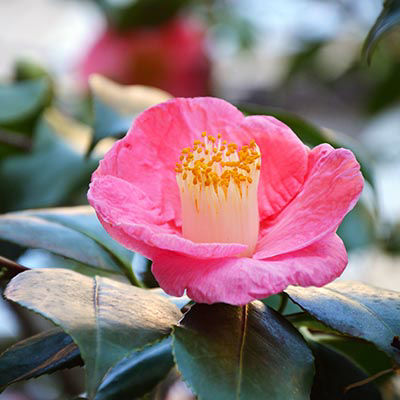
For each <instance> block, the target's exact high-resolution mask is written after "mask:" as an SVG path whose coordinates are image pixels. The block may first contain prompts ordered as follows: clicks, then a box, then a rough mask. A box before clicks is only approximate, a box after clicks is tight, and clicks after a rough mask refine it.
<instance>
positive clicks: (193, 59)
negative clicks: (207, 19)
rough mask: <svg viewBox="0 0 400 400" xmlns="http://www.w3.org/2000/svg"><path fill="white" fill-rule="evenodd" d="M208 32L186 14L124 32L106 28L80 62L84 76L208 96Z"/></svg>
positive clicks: (189, 94) (175, 93)
mask: <svg viewBox="0 0 400 400" xmlns="http://www.w3.org/2000/svg"><path fill="white" fill-rule="evenodd" d="M204 32H205V30H204V29H203V28H202V26H201V25H200V24H199V23H198V22H197V21H194V20H192V19H188V18H187V19H184V18H176V19H173V20H171V21H169V22H168V23H166V24H164V25H161V26H156V27H141V28H137V27H136V28H134V29H132V30H129V31H123V32H118V31H116V30H114V29H113V28H111V27H108V28H107V30H106V31H105V32H104V33H103V34H102V35H101V36H100V38H99V39H98V40H97V41H96V42H95V44H94V45H93V47H92V48H91V49H90V50H89V52H88V53H87V55H86V56H85V58H84V60H83V61H82V63H81V65H80V75H81V77H82V79H83V80H84V81H87V80H88V78H89V76H90V75H91V74H93V73H97V74H101V75H104V76H106V77H107V78H109V79H112V80H114V81H116V82H118V83H121V84H124V85H131V84H140V85H148V86H154V87H157V88H160V89H163V90H166V91H167V92H168V93H171V94H172V95H174V96H185V97H186V96H204V95H207V94H208V92H209V80H210V73H211V68H210V62H209V59H208V57H207V54H206V50H205V44H204V36H205V33H204Z"/></svg>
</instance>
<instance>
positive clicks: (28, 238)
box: [0, 211, 120, 272]
mask: <svg viewBox="0 0 400 400" xmlns="http://www.w3.org/2000/svg"><path fill="white" fill-rule="evenodd" d="M30 214H31V215H30ZM0 239H2V240H5V241H9V242H12V243H16V244H18V245H20V246H23V247H27V248H39V249H45V250H48V251H51V252H53V253H55V254H58V255H61V256H64V257H68V258H70V259H72V260H76V261H79V262H81V263H83V264H86V265H89V266H91V267H94V268H99V269H104V270H108V271H114V272H119V271H120V265H119V264H118V263H117V262H116V260H115V259H114V257H113V255H112V254H111V253H110V252H109V251H107V250H106V249H105V248H104V247H103V246H102V245H100V244H99V243H98V242H96V241H95V240H93V239H92V238H90V237H89V236H87V235H85V234H83V233H81V232H79V231H77V230H75V229H72V228H69V227H67V226H64V225H62V224H59V223H57V222H52V221H48V220H46V219H44V218H41V217H39V216H36V215H35V213H34V212H32V211H29V212H17V213H9V214H3V215H0Z"/></svg>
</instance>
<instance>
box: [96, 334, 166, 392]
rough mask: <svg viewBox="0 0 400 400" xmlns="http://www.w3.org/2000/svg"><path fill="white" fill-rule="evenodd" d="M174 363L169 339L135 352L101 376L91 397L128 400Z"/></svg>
mask: <svg viewBox="0 0 400 400" xmlns="http://www.w3.org/2000/svg"><path fill="white" fill-rule="evenodd" d="M173 365H174V359H173V356H172V348H171V340H170V339H166V340H164V341H162V342H161V343H157V344H155V345H154V346H151V347H147V348H145V349H144V350H142V351H139V352H135V353H133V354H132V355H130V356H129V357H127V358H126V359H124V360H122V361H121V362H119V363H118V364H117V365H116V366H115V367H114V368H113V369H112V370H111V371H110V372H109V373H108V374H107V376H106V377H105V379H104V381H103V383H102V384H101V386H100V388H99V391H98V392H97V395H96V398H95V400H125V399H126V400H130V399H136V398H138V397H140V396H143V395H144V394H146V393H147V392H149V391H150V390H152V389H153V388H154V387H155V386H156V385H157V384H158V383H159V382H160V381H161V380H162V379H163V378H164V377H165V376H166V375H167V374H168V372H169V371H170V369H171V368H172V367H173Z"/></svg>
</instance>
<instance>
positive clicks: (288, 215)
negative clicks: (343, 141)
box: [253, 145, 364, 259]
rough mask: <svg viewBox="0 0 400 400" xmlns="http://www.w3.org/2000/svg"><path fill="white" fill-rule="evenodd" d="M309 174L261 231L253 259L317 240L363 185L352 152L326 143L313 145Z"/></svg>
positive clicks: (330, 228) (334, 224)
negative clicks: (297, 191) (289, 199)
mask: <svg viewBox="0 0 400 400" xmlns="http://www.w3.org/2000/svg"><path fill="white" fill-rule="evenodd" d="M309 165H310V167H309V174H308V176H307V178H306V181H305V183H304V186H303V188H302V190H301V191H300V192H299V194H298V195H297V196H296V197H295V198H294V199H293V200H292V201H291V202H290V203H289V205H288V206H287V207H286V208H285V209H284V210H283V211H282V212H281V213H280V214H279V215H278V216H277V217H276V218H275V219H274V220H272V221H268V223H266V224H265V225H264V227H263V229H262V231H261V234H260V236H261V239H259V242H258V244H257V248H256V253H255V254H254V256H253V257H254V258H256V259H264V258H269V257H273V256H276V255H279V254H285V253H289V252H293V251H296V250H299V249H302V248H305V247H307V246H309V245H310V244H312V243H314V242H317V241H319V240H320V239H321V238H322V237H324V236H326V235H327V234H328V233H333V232H335V231H336V229H337V228H338V226H339V224H340V223H341V221H342V220H343V218H344V216H345V215H346V214H347V213H348V212H349V211H350V210H351V209H352V208H353V207H354V205H355V204H356V202H357V200H358V198H359V197H360V194H361V191H362V188H363V184H364V181H363V178H362V175H361V173H360V166H359V164H358V162H357V160H356V159H355V157H354V155H353V153H352V152H351V151H349V150H345V149H337V150H335V149H333V148H332V147H331V146H329V145H321V146H317V147H316V148H314V149H313V150H312V151H311V153H310V158H309Z"/></svg>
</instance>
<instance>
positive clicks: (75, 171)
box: [0, 119, 98, 212]
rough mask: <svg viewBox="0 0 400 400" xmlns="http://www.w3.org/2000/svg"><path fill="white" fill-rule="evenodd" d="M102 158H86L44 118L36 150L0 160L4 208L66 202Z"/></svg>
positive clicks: (37, 131)
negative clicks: (69, 144)
mask: <svg viewBox="0 0 400 400" xmlns="http://www.w3.org/2000/svg"><path fill="white" fill-rule="evenodd" d="M97 164H98V162H97V160H95V159H84V158H83V156H82V155H81V154H78V153H77V152H75V151H74V150H73V149H72V148H71V147H69V146H68V145H67V143H66V142H65V141H64V140H62V139H61V138H60V137H59V136H57V134H56V133H55V132H54V131H53V130H52V128H51V127H50V125H49V124H48V123H47V122H46V121H45V120H44V119H43V120H41V121H40V122H39V123H38V126H37V129H36V133H35V143H34V147H33V149H32V152H31V153H29V154H26V155H18V156H12V157H7V158H5V159H3V160H1V161H0V187H1V190H2V196H1V198H0V210H2V212H5V211H14V210H19V209H26V208H39V207H51V206H56V205H60V204H62V203H66V202H67V201H68V200H69V199H70V198H71V197H72V196H73V194H74V193H75V192H76V191H77V190H80V189H82V188H84V190H87V182H88V181H89V179H90V175H91V173H92V172H93V171H94V169H95V168H96V166H97Z"/></svg>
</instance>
